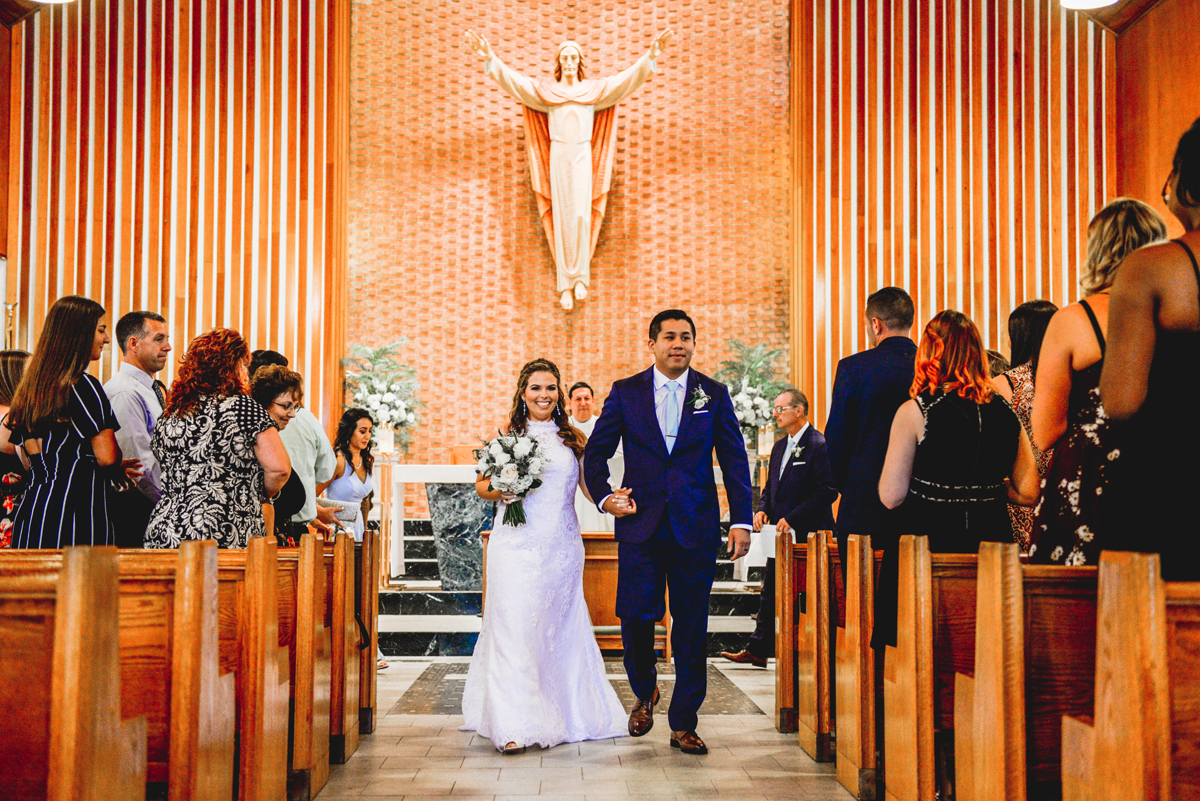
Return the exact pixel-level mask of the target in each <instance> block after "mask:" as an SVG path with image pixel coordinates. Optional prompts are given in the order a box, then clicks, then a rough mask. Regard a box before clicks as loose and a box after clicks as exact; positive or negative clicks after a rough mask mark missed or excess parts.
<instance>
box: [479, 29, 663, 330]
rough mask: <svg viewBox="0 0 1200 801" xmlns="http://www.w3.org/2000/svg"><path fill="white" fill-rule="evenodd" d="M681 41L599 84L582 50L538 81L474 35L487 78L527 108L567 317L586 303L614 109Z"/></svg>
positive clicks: (562, 48)
mask: <svg viewBox="0 0 1200 801" xmlns="http://www.w3.org/2000/svg"><path fill="white" fill-rule="evenodd" d="M674 35H675V34H674V32H673V31H671V30H665V31H663V32H662V33H660V34H658V35H657V36H655V37H654V40H653V41H652V42H651V43H650V49H649V50H647V51H646V53H645V54H644V55H643V56H642V57H641V58H639V59H638V60H637V61H636V62H634V64H633V66H631V67H629V68H628V69H625V70H623V71H621V72H619V73H617V74H616V75H613V76H610V77H608V78H601V79H599V80H587V79H586V78H585V72H584V59H583V50H582V48H580V46H579V45H578V44H577V43H575V42H572V41H566V42H563V43H562V44H560V45H559V46H558V52H557V53H556V54H555V66H554V80H550V79H549V78H542V79H540V80H537V81H534V80H532V79H530V78H527V77H525V76H524V75H522V74H521V73H519V72H517V71H516V70H514V69H512V68H511V67H509V66H507V65H505V64H504V62H502V61H501V60H500V59H499V58H497V57H496V54H495V53H493V52H492V47H491V45H490V44H488V40H487V39H485V38H484V37H482V36H480V35H479V34H476V33H473V32H471V31H467V34H466V36H467V41H468V42H469V43H470V45H471V48H472V49H473V50H474V51H475V52H476V53H478V54H479V56H480V57H481V58H483V60H484V62H483V70H484V72H485V73H486V74H488V75H490V76H491V77H492V79H493V80H495V81H496V83H498V84H499V85H500V88H501V89H503V90H504V91H506V92H508V93H509V94H510V95H512V96H513V97H515V98H516V99H517V100H519V101H520V102H521V103H523V104H524V105H525V132H526V138H525V141H526V147H527V149H528V151H529V171H530V173H531V177H532V179H533V191H534V193H535V195H536V196H537V201H538V210H539V212H540V213H541V218H542V226H543V227H544V228H545V230H546V238H547V239H548V240H549V241H550V245H551V247H553V248H554V263H555V266H556V267H557V268H558V292H559V293H561V294H560V301H561V303H562V307H563V308H564V309H567V310H568V311H569V310H570V309H572V308H573V307H574V305H575V304H574V301H576V300H583V299H584V298H586V297H587V287H588V280H589V277H590V273H589V263H590V262H591V258H592V252H593V251H594V250H595V249H596V239H597V237H598V235H599V232H600V221H601V220H602V219H603V218H604V208H605V206H606V205H607V203H608V189H609V184H610V180H611V177H612V164H613V155H614V153H615V150H616V148H615V147H614V143H615V141H616V136H617V126H616V119H615V111H616V109H615V106H616V104H617V103H620V102H621V101H622V100H624V99H625V98H627V97H629V95H631V94H633V92H634V90H635V89H637V88H638V87H639V86H641V85H642V84H643V83H644V82H645V81H646V79H647V78H649V77H650V74H651V73H653V72H655V71H656V64H655V60H656V59H657V58H658V55H659V54H660V53H661V52H662V51H663V49H664V48H665V47H666V46H667V44H668V43H669V42H670V41H671V37H672V36H674Z"/></svg>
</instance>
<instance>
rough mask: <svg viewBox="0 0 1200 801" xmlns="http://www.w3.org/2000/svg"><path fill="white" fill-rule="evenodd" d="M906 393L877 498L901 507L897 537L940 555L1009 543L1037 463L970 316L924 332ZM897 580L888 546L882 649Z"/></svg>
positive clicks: (952, 316) (953, 315)
mask: <svg viewBox="0 0 1200 801" xmlns="http://www.w3.org/2000/svg"><path fill="white" fill-rule="evenodd" d="M909 394H910V395H911V397H912V400H910V401H907V402H905V403H904V404H903V405H902V406H901V407H900V408H899V410H897V412H896V417H895V419H894V420H893V422H892V431H891V435H890V438H889V439H888V450H887V458H886V459H885V460H884V463H883V473H882V474H881V476H880V478H879V500H881V501H882V502H883V505H884V506H886V507H888V508H889V509H897V513H896V515H897V517H896V530H897V532H898V533H899V534H914V535H922V536H927V537H928V538H929V550H931V551H933V552H934V553H975V552H977V551H978V550H979V543H981V542H1012V527H1011V525H1010V523H1009V519H1008V505H1007V502H1012V503H1016V504H1021V505H1023V506H1030V505H1032V504H1033V503H1034V501H1036V500H1037V493H1038V473H1037V465H1036V463H1035V462H1034V458H1033V450H1032V449H1031V448H1030V446H1029V437H1028V435H1027V434H1026V433H1025V429H1024V428H1023V427H1022V426H1021V421H1020V420H1018V419H1017V415H1016V414H1015V413H1014V412H1013V410H1012V407H1010V406H1009V405H1008V403H1007V402H1006V401H1005V400H1004V399H1003V398H1001V397H1000V396H999V395H998V394H997V393H996V392H995V390H994V389H993V388H992V384H991V380H990V377H989V375H988V364H987V353H986V351H984V349H983V338H982V337H981V336H980V335H979V329H978V328H977V327H976V326H975V323H973V322H972V321H971V319H970V318H969V317H967V316H966V315H965V314H963V313H962V312H957V311H954V310H952V309H947V310H946V311H943V312H941V313H939V314H938V315H937V316H935V317H934V318H933V319H932V320H930V321H929V324H928V325H926V326H925V330H924V331H923V332H922V334H921V342H920V344H919V345H918V346H917V359H916V375H915V377H914V379H913V385H912V389H911V390H910V391H909ZM874 544H875V543H874V542H872V545H874ZM897 580H898V579H897V563H896V548H895V544H894V543H885V544H884V556H883V564H882V565H880V577H879V590H878V592H877V594H876V595H877V602H876V612H875V635H874V643H873V644H874V646H875V647H876V648H877V649H878V648H880V647H881V646H882V645H895V632H896V591H897V584H896V582H897Z"/></svg>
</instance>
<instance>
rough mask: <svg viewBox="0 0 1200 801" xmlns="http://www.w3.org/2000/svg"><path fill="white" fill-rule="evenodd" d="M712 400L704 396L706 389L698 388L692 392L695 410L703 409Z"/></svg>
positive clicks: (692, 402)
mask: <svg viewBox="0 0 1200 801" xmlns="http://www.w3.org/2000/svg"><path fill="white" fill-rule="evenodd" d="M710 400H712V398H711V397H709V396H708V395H705V394H704V387H701V386H697V387H696V388H695V389H693V390H692V398H691V404H692V408H693V409H703V408H704V407H705V406H707V405H708V402H709V401H710Z"/></svg>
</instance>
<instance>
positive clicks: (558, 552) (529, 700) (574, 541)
mask: <svg viewBox="0 0 1200 801" xmlns="http://www.w3.org/2000/svg"><path fill="white" fill-rule="evenodd" d="M529 434H530V435H531V436H533V437H535V438H536V439H537V440H538V442H539V444H540V445H541V449H542V452H543V453H544V454H545V455H546V456H547V457H548V461H547V465H546V470H545V472H544V473H543V475H542V486H540V487H539V488H538V489H536V490H534V491H533V492H531V493H530V494H529V495H528V496H526V498H525V501H524V506H525V516H526V520H527V522H526V523H525V525H523V526H519V527H516V528H513V527H510V526H505V525H501V520H502V519H503V517H504V506H503V504H500V508H499V509H498V511H497V512H496V520H495V527H494V528H493V530H492V535H491V538H490V539H489V540H488V555H487V597H486V603H485V605H484V613H483V629H482V631H481V632H480V634H479V641H478V642H477V643H476V644H475V653H474V655H473V656H472V657H471V668H470V671H469V672H468V674H467V681H466V686H465V687H464V689H463V718H464V719H465V724H464V725H463V726H462V730H464V731H477V732H479V733H480V734H482V735H483V736H485V737H487V738H488V739H490V740H491V741H492V742H493V743H494V744H495V745H496V747H497V748H498V749H503V748H504V746H505V745H506V744H508V743H516V744H517V745H518V746H527V745H535V744H536V745H540V746H542V747H543V748H549V747H550V746H554V745H558V744H559V743H573V742H579V741H581V740H601V739H606V738H608V737H620V736H624V735H625V734H626V733H627V716H626V714H625V709H624V708H623V707H622V706H621V702H620V701H619V700H618V699H617V693H616V691H615V690H614V689H613V687H612V685H611V684H610V683H609V680H608V676H607V675H606V673H605V669H604V660H603V658H602V657H601V656H600V649H599V647H597V645H596V639H595V637H594V636H593V634H592V624H591V619H590V618H589V617H588V610H587V606H586V604H585V603H584V600H583V540H582V539H581V538H580V536H579V520H578V519H577V518H576V516H575V487H576V485H577V482H578V479H579V463H578V462H577V461H576V459H575V454H574V453H572V451H571V449H570V448H568V447H567V446H566V445H564V444H563V441H562V440H561V439H560V438H559V436H558V425H557V424H556V423H554V422H553V421H548V422H544V423H539V422H536V421H530V422H529Z"/></svg>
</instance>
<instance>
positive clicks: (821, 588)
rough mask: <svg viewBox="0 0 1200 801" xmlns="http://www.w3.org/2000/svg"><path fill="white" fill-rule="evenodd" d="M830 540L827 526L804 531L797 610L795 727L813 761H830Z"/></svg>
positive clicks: (831, 712)
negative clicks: (800, 601)
mask: <svg viewBox="0 0 1200 801" xmlns="http://www.w3.org/2000/svg"><path fill="white" fill-rule="evenodd" d="M780 539H786V538H784V537H781V538H780ZM832 539H833V535H832V533H830V532H828V531H817V532H813V533H811V534H809V535H808V536H807V545H808V547H807V551H806V554H805V560H804V568H805V572H806V574H807V575H806V577H805V580H804V585H803V586H804V603H803V604H801V605H799V608H798V610H797V613H796V673H795V675H796V732H797V738H798V739H799V742H800V747H801V748H803V749H804V752H805V753H806V754H808V755H809V756H810V757H812V759H813V760H815V761H817V762H832V761H833V669H832V652H831V650H830V648H831V646H832V642H831V640H830V631H829V629H830V625H831V607H830V603H829V602H830V595H829V592H830V587H831V571H830V550H831V548H830V540H832ZM794 559H795V557H793V564H794V563H795V562H794ZM778 564H779V563H778V562H776V565H778ZM835 572H836V571H835Z"/></svg>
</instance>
